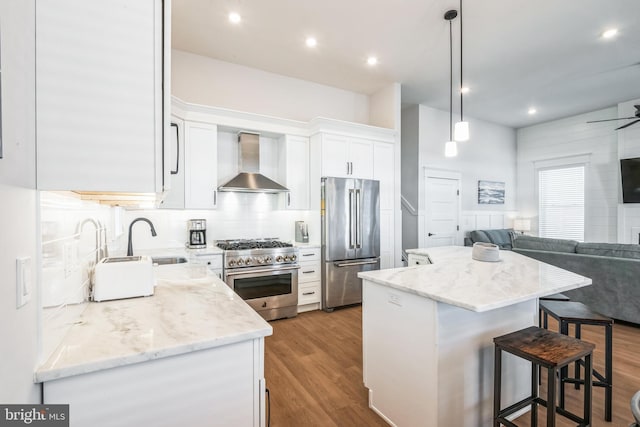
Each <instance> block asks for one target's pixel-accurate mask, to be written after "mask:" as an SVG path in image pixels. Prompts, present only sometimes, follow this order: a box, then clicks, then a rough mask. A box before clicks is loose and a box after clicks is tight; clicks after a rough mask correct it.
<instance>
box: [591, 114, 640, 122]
mask: <svg viewBox="0 0 640 427" xmlns="http://www.w3.org/2000/svg"><path fill="white" fill-rule="evenodd" d="M635 118H636V117H635V116H634V117H620V118H618V119H605V120H591V121H588V122H587V123H600V122H611V121H613V120H630V119H635Z"/></svg>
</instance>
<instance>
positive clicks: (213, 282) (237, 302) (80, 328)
mask: <svg viewBox="0 0 640 427" xmlns="http://www.w3.org/2000/svg"><path fill="white" fill-rule="evenodd" d="M155 271H156V279H157V286H156V288H155V294H154V295H153V296H150V297H143V298H131V299H123V300H117V301H106V302H100V303H93V302H92V303H88V304H87V307H86V309H85V310H84V311H83V313H82V315H81V316H80V317H79V319H78V320H77V321H76V322H75V324H74V325H73V326H71V328H70V330H69V332H68V333H67V335H66V336H65V337H64V339H63V340H62V342H61V343H60V345H59V346H58V347H57V349H56V350H55V351H54V352H53V354H52V355H51V356H50V357H49V359H48V360H47V361H46V362H45V363H44V364H43V365H42V366H40V367H39V368H38V369H37V370H36V372H35V374H34V379H35V382H45V381H51V380H55V379H58V378H64V377H69V376H73V375H79V374H84V373H89V372H94V371H99V370H103V369H109V368H115V367H118V366H124V365H129V364H133V363H139V362H145V361H149V360H154V359H159V358H163V357H168V356H175V355H179V354H185V353H189V352H192V351H197V350H203V349H207V348H214V347H218V346H222V345H226V344H231V343H236V342H241V341H246V340H249V339H253V338H259V337H264V336H268V335H271V334H272V333H273V329H272V327H271V325H269V324H268V323H267V322H266V321H265V320H264V319H262V317H260V315H259V314H257V313H256V312H255V311H254V310H253V309H252V308H251V307H249V305H247V304H246V303H245V302H244V301H243V300H242V299H241V298H240V297H238V296H237V295H236V294H235V293H234V292H233V291H232V290H231V289H230V288H229V287H228V286H227V285H226V284H225V283H224V282H222V281H221V280H220V279H218V278H217V277H216V276H214V275H213V274H211V273H209V272H208V271H207V269H206V268H201V267H199V266H194V265H190V264H188V263H187V264H182V265H170V266H161V267H156V268H155Z"/></svg>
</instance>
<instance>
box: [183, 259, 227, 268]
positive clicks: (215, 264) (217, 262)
mask: <svg viewBox="0 0 640 427" xmlns="http://www.w3.org/2000/svg"><path fill="white" fill-rule="evenodd" d="M189 261H190V262H193V263H197V264H206V266H207V267H209V269H211V270H214V269H222V255H195V256H193V257H192V258H191V259H190V260H189Z"/></svg>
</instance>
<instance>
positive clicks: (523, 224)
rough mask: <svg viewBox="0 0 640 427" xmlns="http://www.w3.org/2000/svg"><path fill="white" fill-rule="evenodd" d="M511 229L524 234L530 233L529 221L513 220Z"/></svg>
mask: <svg viewBox="0 0 640 427" xmlns="http://www.w3.org/2000/svg"><path fill="white" fill-rule="evenodd" d="M513 229H514V230H516V231H519V232H520V233H521V234H524V232H525V231H531V220H529V219H514V220H513Z"/></svg>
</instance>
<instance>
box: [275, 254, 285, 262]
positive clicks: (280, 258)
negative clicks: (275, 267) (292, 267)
mask: <svg viewBox="0 0 640 427" xmlns="http://www.w3.org/2000/svg"><path fill="white" fill-rule="evenodd" d="M283 260H284V258H282V255H278V256H277V257H276V262H282V261H283Z"/></svg>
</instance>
